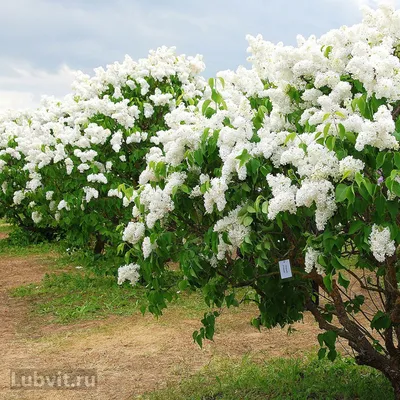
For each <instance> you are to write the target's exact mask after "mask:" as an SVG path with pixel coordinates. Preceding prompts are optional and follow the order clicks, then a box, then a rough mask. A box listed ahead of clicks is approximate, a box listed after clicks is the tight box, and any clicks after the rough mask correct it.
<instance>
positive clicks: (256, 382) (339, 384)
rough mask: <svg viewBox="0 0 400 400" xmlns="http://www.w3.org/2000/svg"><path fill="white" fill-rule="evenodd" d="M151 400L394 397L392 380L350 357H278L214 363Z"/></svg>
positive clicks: (148, 396) (148, 397) (377, 399)
mask: <svg viewBox="0 0 400 400" xmlns="http://www.w3.org/2000/svg"><path fill="white" fill-rule="evenodd" d="M139 398H141V399H146V400H265V399H282V400H287V399H292V400H297V399H298V400H304V399H323V400H333V399H335V400H339V399H340V400H344V399H349V400H350V399H352V400H354V399H363V400H369V399H371V400H390V399H393V393H392V389H391V387H390V384H389V382H388V381H387V380H386V379H385V378H384V377H383V376H382V375H381V374H380V373H379V372H377V371H375V370H373V369H370V368H364V367H359V366H357V365H355V364H354V361H352V360H351V359H337V360H336V361H335V362H333V363H332V362H330V361H328V360H325V361H319V360H316V359H315V358H307V359H304V360H301V359H283V358H276V359H271V360H268V361H265V362H264V364H259V363H256V362H253V361H252V360H251V359H250V358H244V359H243V360H242V361H241V362H234V361H232V360H227V359H223V360H218V361H213V362H212V363H211V364H210V365H208V366H207V367H205V368H204V369H203V370H201V371H200V372H198V373H197V374H195V375H194V376H192V377H191V378H189V379H187V380H184V381H183V382H181V383H179V384H173V385H170V386H169V387H167V388H166V389H163V390H159V391H155V392H152V393H149V394H146V395H143V396H140V397H139Z"/></svg>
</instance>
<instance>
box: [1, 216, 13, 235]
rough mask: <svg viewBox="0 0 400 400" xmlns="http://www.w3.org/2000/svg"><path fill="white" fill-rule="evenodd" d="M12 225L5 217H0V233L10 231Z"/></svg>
mask: <svg viewBox="0 0 400 400" xmlns="http://www.w3.org/2000/svg"><path fill="white" fill-rule="evenodd" d="M11 231H12V226H11V225H10V224H7V223H6V222H5V221H4V220H3V219H0V233H10V232H11Z"/></svg>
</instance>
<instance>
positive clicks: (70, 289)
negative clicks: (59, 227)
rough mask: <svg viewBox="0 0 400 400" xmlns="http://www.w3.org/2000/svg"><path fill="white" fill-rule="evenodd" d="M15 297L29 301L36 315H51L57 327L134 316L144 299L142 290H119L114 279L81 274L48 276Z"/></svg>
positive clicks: (16, 293)
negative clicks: (111, 317) (93, 320)
mask: <svg viewBox="0 0 400 400" xmlns="http://www.w3.org/2000/svg"><path fill="white" fill-rule="evenodd" d="M11 294H12V295H13V296H15V297H29V299H30V300H31V302H32V307H33V312H34V313H37V314H40V315H51V316H53V319H54V321H53V322H57V323H70V322H74V321H77V320H82V319H97V318H104V317H105V316H107V315H109V314H116V315H130V314H132V313H133V312H136V311H137V309H138V304H139V302H140V300H141V299H142V297H143V295H142V292H141V291H140V290H139V289H134V288H132V287H129V286H128V285H123V286H118V285H117V283H116V280H115V277H113V276H98V275H94V274H89V273H79V272H68V273H65V272H64V273H60V274H50V275H49V274H46V275H45V277H44V279H43V280H42V282H41V283H40V284H29V285H26V286H21V287H18V288H16V289H13V290H12V291H11Z"/></svg>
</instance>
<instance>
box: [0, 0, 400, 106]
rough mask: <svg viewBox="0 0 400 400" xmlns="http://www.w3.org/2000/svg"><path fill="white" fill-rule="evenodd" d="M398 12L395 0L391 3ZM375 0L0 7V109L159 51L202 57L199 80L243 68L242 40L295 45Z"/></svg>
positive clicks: (55, 1) (160, 0)
mask: <svg viewBox="0 0 400 400" xmlns="http://www.w3.org/2000/svg"><path fill="white" fill-rule="evenodd" d="M392 3H395V4H396V5H397V6H400V0H398V1H395V0H393V1H392ZM362 4H368V5H371V6H374V5H375V4H376V1H375V0H246V1H244V0H242V1H240V0H196V1H190V0H186V1H184V0H147V1H145V0H142V1H137V0H0V38H1V39H0V109H5V108H26V107H32V106H36V105H37V104H38V102H39V100H40V96H41V95H43V94H47V95H55V96H57V97H61V96H63V95H65V94H67V93H68V92H69V87H70V84H71V82H72V79H73V71H74V70H78V69H80V70H83V71H84V72H86V73H92V71H93V68H96V67H98V66H106V65H107V64H109V63H112V62H114V61H117V60H118V61H121V60H122V59H123V58H124V55H125V54H129V55H130V56H131V57H132V58H134V59H138V58H142V57H146V55H147V53H148V50H149V49H153V48H157V47H159V46H162V45H167V46H176V47H177V51H178V52H179V53H184V54H187V55H195V54H197V53H200V54H203V55H204V61H205V63H206V65H207V69H206V72H205V74H206V75H207V76H211V75H213V74H215V73H216V72H217V71H219V70H223V69H236V68H237V67H238V66H239V65H247V61H246V57H247V54H246V48H247V43H246V40H245V37H246V34H248V33H250V34H253V35H256V34H258V33H261V34H262V35H263V37H264V39H266V40H270V41H272V42H280V41H282V42H284V43H285V44H295V43H296V35H297V34H302V35H303V36H306V37H307V36H309V35H311V34H315V35H317V36H319V35H321V34H323V33H324V32H326V31H328V30H329V29H332V28H339V27H340V26H342V25H352V24H354V23H358V22H360V21H361V12H360V10H359V7H360V5H362Z"/></svg>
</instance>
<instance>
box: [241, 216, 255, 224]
mask: <svg viewBox="0 0 400 400" xmlns="http://www.w3.org/2000/svg"><path fill="white" fill-rule="evenodd" d="M252 222H253V218H252V217H250V216H249V215H248V216H247V217H245V218H244V219H243V225H244V226H250V225H251V223H252Z"/></svg>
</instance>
